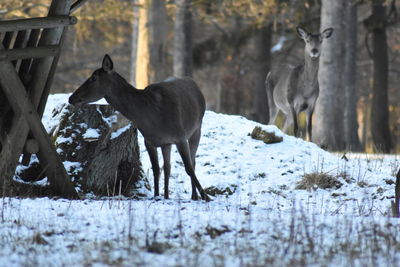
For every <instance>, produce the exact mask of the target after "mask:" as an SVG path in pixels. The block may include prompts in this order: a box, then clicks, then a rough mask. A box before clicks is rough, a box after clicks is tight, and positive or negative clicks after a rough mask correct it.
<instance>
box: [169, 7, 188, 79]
mask: <svg viewBox="0 0 400 267" xmlns="http://www.w3.org/2000/svg"><path fill="white" fill-rule="evenodd" d="M191 2H192V0H176V14H175V24H174V53H173V54H174V58H173V59H174V64H173V68H174V76H176V77H183V76H192V10H191Z"/></svg>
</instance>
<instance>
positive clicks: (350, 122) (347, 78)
mask: <svg viewBox="0 0 400 267" xmlns="http://www.w3.org/2000/svg"><path fill="white" fill-rule="evenodd" d="M344 21H345V59H344V61H345V62H344V63H345V64H344V72H343V84H344V91H345V94H344V96H345V109H344V136H345V144H346V149H347V150H352V151H360V150H361V143H360V139H359V138H358V122H357V102H358V101H357V100H358V97H357V94H356V76H357V70H356V67H357V66H356V59H357V31H358V30H357V27H358V26H357V3H356V1H354V0H351V1H347V2H346V10H345V17H344Z"/></svg>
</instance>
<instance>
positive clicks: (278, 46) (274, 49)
mask: <svg viewBox="0 0 400 267" xmlns="http://www.w3.org/2000/svg"><path fill="white" fill-rule="evenodd" d="M286 40H287V38H286V37H285V36H281V37H280V38H279V41H278V42H277V43H276V44H275V45H274V46H273V47H272V48H271V53H275V52H278V51H281V50H282V48H283V45H284V44H285V42H286Z"/></svg>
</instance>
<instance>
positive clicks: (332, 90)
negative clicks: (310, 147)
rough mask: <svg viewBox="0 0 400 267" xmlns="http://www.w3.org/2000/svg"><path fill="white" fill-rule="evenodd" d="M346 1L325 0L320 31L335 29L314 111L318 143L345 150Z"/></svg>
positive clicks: (322, 64) (325, 47)
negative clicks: (344, 11) (343, 78)
mask: <svg viewBox="0 0 400 267" xmlns="http://www.w3.org/2000/svg"><path fill="white" fill-rule="evenodd" d="M344 7H345V1H344V0H335V1H331V0H322V7H321V29H326V28H329V27H333V28H334V29H335V34H334V35H333V36H332V39H331V40H330V41H329V42H324V43H323V44H322V49H321V50H322V51H323V52H322V54H321V58H320V63H319V64H320V66H319V85H320V95H319V98H318V100H317V104H316V108H315V115H316V118H315V124H314V125H315V130H314V137H315V141H316V142H317V143H318V144H320V145H322V146H324V147H327V148H329V149H333V150H337V149H342V148H343V144H344V142H343V140H342V139H343V99H344V96H343V94H344V92H343V90H342V86H341V85H342V84H341V83H340V80H341V70H342V68H343V39H344V38H343V28H342V27H341V23H342V21H343V10H344Z"/></svg>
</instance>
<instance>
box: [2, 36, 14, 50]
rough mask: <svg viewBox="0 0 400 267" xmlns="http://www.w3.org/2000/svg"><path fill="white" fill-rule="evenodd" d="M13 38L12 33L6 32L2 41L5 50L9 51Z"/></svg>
mask: <svg viewBox="0 0 400 267" xmlns="http://www.w3.org/2000/svg"><path fill="white" fill-rule="evenodd" d="M13 37H14V32H6V34H5V36H4V39H3V46H4V47H5V48H6V49H10V48H12V44H11V43H12V41H13Z"/></svg>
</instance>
